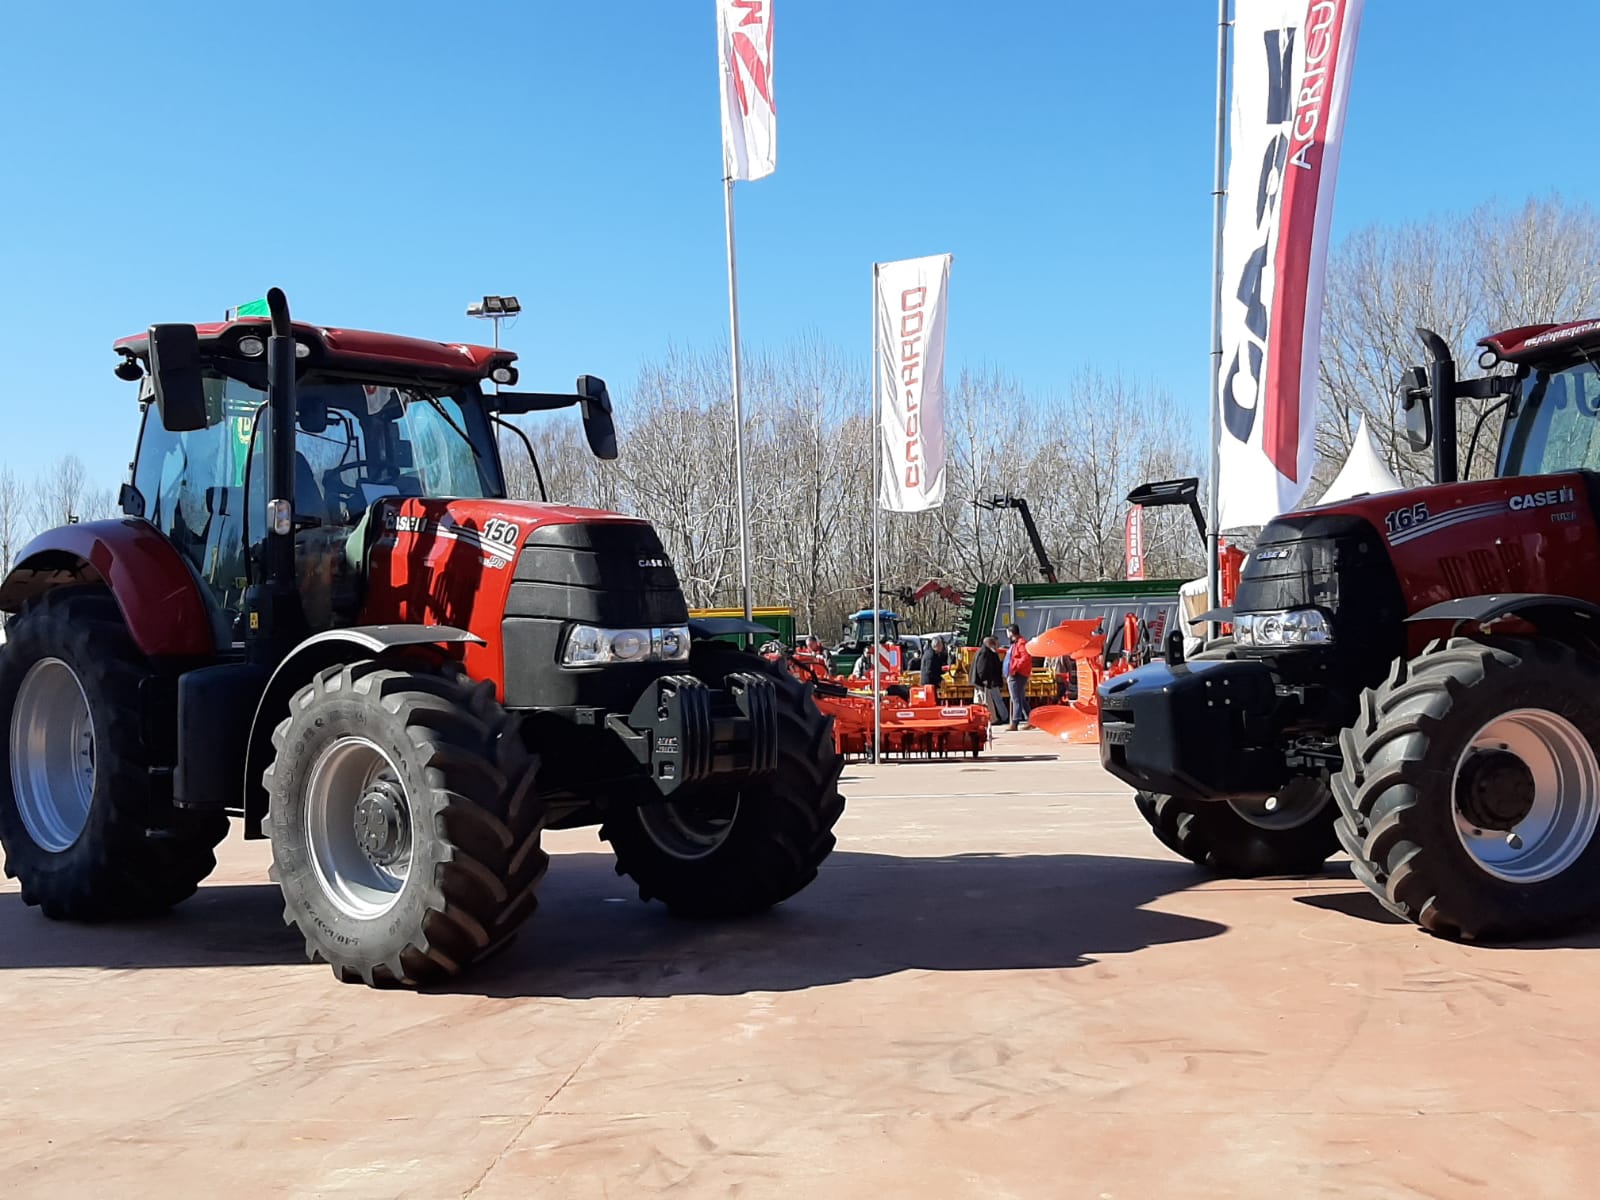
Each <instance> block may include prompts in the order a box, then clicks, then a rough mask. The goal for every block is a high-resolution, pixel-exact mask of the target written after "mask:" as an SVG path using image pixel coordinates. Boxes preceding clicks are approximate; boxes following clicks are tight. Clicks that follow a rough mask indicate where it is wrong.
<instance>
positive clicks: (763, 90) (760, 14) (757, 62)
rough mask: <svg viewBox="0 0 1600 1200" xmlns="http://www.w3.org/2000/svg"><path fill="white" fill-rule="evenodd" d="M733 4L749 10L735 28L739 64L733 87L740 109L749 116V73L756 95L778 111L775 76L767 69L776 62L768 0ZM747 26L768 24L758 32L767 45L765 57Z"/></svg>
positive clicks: (734, 72)
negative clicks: (746, 77) (773, 95)
mask: <svg viewBox="0 0 1600 1200" xmlns="http://www.w3.org/2000/svg"><path fill="white" fill-rule="evenodd" d="M733 6H734V7H735V8H742V9H744V10H745V14H744V19H743V20H741V21H740V22H739V26H738V28H737V29H735V30H734V31H733V57H734V61H735V62H736V63H738V66H735V67H734V69H733V90H734V92H735V93H736V94H737V95H738V97H739V110H740V111H741V112H743V113H744V115H745V116H747V117H748V116H749V115H750V95H749V93H748V92H746V91H745V90H744V77H745V76H746V75H748V76H749V77H750V84H751V86H752V87H754V88H755V89H756V94H757V95H758V96H760V97H761V98H762V99H763V100H765V101H766V102H767V107H768V108H770V109H771V110H772V111H773V112H777V111H778V109H777V106H776V105H775V104H773V103H772V76H771V75H770V74H769V73H768V72H767V64H768V63H770V62H771V61H772V22H771V21H769V20H767V19H766V18H767V0H733ZM746 25H765V26H766V29H767V31H766V33H765V34H758V36H760V37H761V39H762V41H763V42H764V43H765V45H766V54H765V55H764V56H763V54H762V52H761V50H760V49H758V48H757V46H756V43H755V42H754V41H752V40H751V37H750V34H748V33H744V32H743V30H744V27H745V26H746ZM752 32H755V31H752ZM741 67H742V68H743V69H742V70H741V69H740V68H741Z"/></svg>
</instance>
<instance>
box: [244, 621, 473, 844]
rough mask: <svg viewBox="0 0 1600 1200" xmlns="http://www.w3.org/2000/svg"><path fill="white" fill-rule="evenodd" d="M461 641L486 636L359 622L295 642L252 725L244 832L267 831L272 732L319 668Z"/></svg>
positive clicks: (254, 834)
mask: <svg viewBox="0 0 1600 1200" xmlns="http://www.w3.org/2000/svg"><path fill="white" fill-rule="evenodd" d="M462 643H470V644H474V645H479V646H481V645H483V639H482V638H480V637H479V636H478V635H477V634H475V633H469V632H468V631H467V630H465V629H456V628H454V627H453V626H450V625H355V626H351V627H350V628H348V629H330V630H328V631H326V632H325V633H319V634H316V635H315V636H313V637H309V638H307V639H306V640H305V641H303V642H301V643H300V644H299V645H298V646H296V647H295V649H294V652H293V653H292V654H290V655H289V657H288V658H286V659H284V660H283V661H282V662H281V663H279V664H278V668H277V670H275V671H274V672H273V673H272V678H271V679H270V680H268V681H267V686H266V689H265V690H264V691H263V692H262V694H261V702H260V703H259V704H258V705H257V706H256V713H255V719H254V720H253V721H252V722H251V725H250V741H249V744H248V747H247V749H246V751H245V766H244V836H245V837H247V838H259V837H264V836H266V835H265V834H264V833H263V832H262V830H261V824H262V821H263V820H264V819H265V817H266V815H267V790H266V788H264V787H262V786H261V773H262V772H263V771H265V770H266V769H267V764H268V763H269V762H271V761H272V731H273V730H274V729H276V728H277V727H278V722H279V721H281V720H282V719H283V718H284V717H286V716H287V715H288V714H289V701H290V699H292V698H293V696H294V694H295V693H296V692H297V691H299V690H300V689H301V688H302V687H304V686H305V685H306V684H307V683H308V682H309V681H310V680H311V678H312V677H313V676H315V675H316V673H317V672H318V671H322V670H326V669H327V668H328V667H332V666H338V665H341V664H343V663H351V662H357V661H359V660H361V659H364V658H378V659H381V658H383V657H384V656H386V655H389V654H393V653H396V652H397V651H401V650H406V649H415V648H419V647H427V646H439V647H443V646H446V645H451V644H462Z"/></svg>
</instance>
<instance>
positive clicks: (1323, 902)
mask: <svg viewBox="0 0 1600 1200" xmlns="http://www.w3.org/2000/svg"><path fill="white" fill-rule="evenodd" d="M1294 902H1295V903H1296V904H1304V905H1305V906H1306V907H1307V908H1316V909H1321V910H1322V911H1323V912H1331V913H1338V914H1339V915H1340V916H1346V917H1354V918H1356V919H1357V920H1360V921H1364V922H1367V923H1369V924H1373V925H1403V926H1407V927H1412V923H1411V922H1410V921H1407V920H1405V919H1403V918H1401V917H1397V916H1395V915H1394V914H1393V913H1392V912H1390V911H1389V910H1388V909H1386V908H1384V907H1383V905H1381V904H1379V903H1378V898H1377V897H1376V896H1374V895H1373V894H1372V893H1371V892H1369V891H1367V890H1366V889H1365V888H1362V889H1360V890H1359V891H1343V892H1331V893H1328V894H1326V895H1316V896H1296V897H1294ZM1416 933H1417V936H1418V937H1422V938H1426V937H1428V936H1429V935H1428V934H1427V933H1426V932H1425V931H1424V930H1422V929H1421V928H1417V929H1416ZM1456 944H1457V945H1462V946H1470V947H1472V948H1473V949H1475V950H1477V949H1482V950H1555V949H1563V950H1594V949H1600V920H1597V921H1592V922H1586V923H1584V924H1581V925H1578V926H1576V927H1574V928H1571V929H1568V930H1566V931H1565V932H1562V933H1556V934H1552V935H1550V936H1549V937H1542V938H1530V939H1528V940H1526V941H1521V942H1492V941H1471V942H1458V943H1456Z"/></svg>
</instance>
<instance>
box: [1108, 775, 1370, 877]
mask: <svg viewBox="0 0 1600 1200" xmlns="http://www.w3.org/2000/svg"><path fill="white" fill-rule="evenodd" d="M1284 792H1285V794H1284V796H1283V797H1282V798H1281V799H1282V800H1283V801H1284V803H1285V804H1286V805H1289V806H1292V807H1302V808H1307V809H1309V808H1312V807H1313V806H1317V805H1318V797H1319V796H1320V799H1321V803H1320V807H1315V811H1313V812H1311V814H1310V815H1309V816H1308V817H1307V818H1306V819H1305V820H1304V821H1303V822H1301V823H1300V824H1295V825H1284V826H1279V827H1274V826H1272V825H1271V824H1270V821H1271V819H1272V818H1271V817H1270V816H1269V815H1265V814H1262V815H1256V814H1252V815H1253V816H1254V818H1255V819H1250V818H1247V817H1246V816H1244V815H1242V814H1241V813H1240V812H1239V811H1238V810H1237V809H1235V807H1234V806H1233V805H1232V804H1229V803H1228V802H1226V801H1222V800H1183V799H1179V798H1178V797H1176V796H1163V795H1159V794H1157V793H1154V792H1140V793H1138V794H1137V795H1136V796H1135V797H1134V803H1135V804H1136V805H1137V806H1138V809H1139V812H1140V814H1141V815H1142V816H1143V817H1144V819H1145V820H1146V821H1148V822H1149V823H1150V828H1151V829H1152V830H1153V831H1154V832H1155V835H1156V838H1157V839H1158V840H1159V841H1160V842H1161V844H1162V845H1163V846H1165V847H1166V848H1167V849H1168V850H1171V851H1172V852H1173V853H1174V854H1178V855H1181V856H1183V857H1184V858H1187V859H1188V860H1189V861H1190V862H1192V863H1194V864H1196V865H1197V866H1201V867H1204V868H1205V869H1206V870H1208V871H1212V872H1214V873H1216V874H1218V875H1225V876H1228V877H1231V878H1235V879H1253V878H1257V877H1260V876H1263V875H1315V874H1316V873H1317V872H1319V871H1321V870H1322V867H1323V864H1324V863H1326V862H1327V861H1328V858H1329V857H1330V856H1331V855H1334V854H1337V853H1338V852H1339V839H1338V837H1337V835H1336V834H1335V832H1334V828H1333V826H1334V818H1335V816H1336V815H1337V810H1336V809H1335V808H1334V806H1333V804H1332V803H1331V802H1330V801H1329V799H1328V792H1327V788H1326V787H1324V786H1323V785H1322V784H1321V783H1319V782H1317V781H1316V780H1312V779H1309V778H1308V779H1304V780H1301V781H1300V782H1298V783H1295V784H1292V785H1290V787H1289V788H1285V789H1284ZM1297 793H1298V794H1297ZM1241 807H1245V806H1242V805H1241ZM1255 807H1257V806H1254V805H1252V806H1250V808H1255ZM1247 811H1248V809H1247ZM1263 822H1269V823H1263Z"/></svg>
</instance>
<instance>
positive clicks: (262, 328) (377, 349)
mask: <svg viewBox="0 0 1600 1200" xmlns="http://www.w3.org/2000/svg"><path fill="white" fill-rule="evenodd" d="M270 324H271V323H270V321H268V319H267V318H265V317H239V318H236V319H235V320H232V321H215V322H211V323H208V324H203V325H196V326H195V332H196V333H197V334H198V335H199V339H200V352H201V354H205V355H215V356H217V357H223V358H251V357H255V358H261V357H262V354H261V353H260V352H257V353H256V354H254V355H248V354H245V353H244V352H243V349H242V348H241V347H240V342H241V340H243V339H244V338H246V337H249V336H254V337H256V338H259V339H260V340H261V341H262V342H265V341H266V338H267V334H268V331H269V329H270ZM293 329H294V338H295V341H296V342H298V343H300V344H302V345H304V346H306V347H307V349H306V351H305V352H304V353H303V355H302V357H303V359H304V360H305V362H306V365H307V366H314V367H316V368H318V369H322V370H337V371H345V370H352V371H369V372H373V373H374V374H376V375H381V376H385V377H401V378H412V377H415V378H425V379H431V380H440V379H447V380H452V381H461V382H467V381H469V380H479V379H485V378H487V377H488V375H489V372H490V371H491V370H493V369H494V368H495V367H509V366H510V365H511V364H512V363H514V362H516V360H517V356H516V352H515V351H512V350H496V349H494V348H493V347H491V346H476V345H471V344H469V343H465V342H430V341H427V340H425V339H423V338H413V337H402V336H400V335H398V334H393V333H373V332H371V331H370V330H365V329H343V328H339V327H337V326H331V325H308V324H306V323H304V322H301V321H296V322H295V323H294V325H293ZM112 349H113V350H115V351H116V352H117V353H118V354H120V355H122V356H123V357H124V358H135V359H139V360H140V361H141V362H143V363H144V364H145V365H146V366H148V365H149V360H150V335H149V333H148V332H145V333H136V334H133V335H132V336H130V337H125V338H119V339H117V341H115V342H113V343H112Z"/></svg>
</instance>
